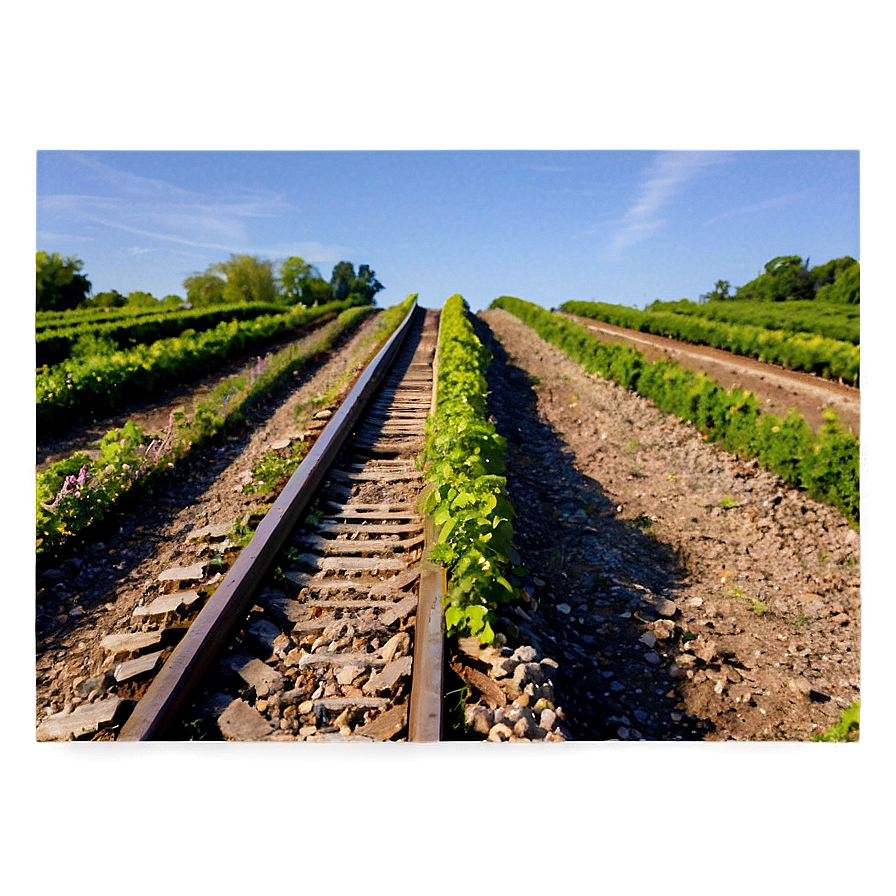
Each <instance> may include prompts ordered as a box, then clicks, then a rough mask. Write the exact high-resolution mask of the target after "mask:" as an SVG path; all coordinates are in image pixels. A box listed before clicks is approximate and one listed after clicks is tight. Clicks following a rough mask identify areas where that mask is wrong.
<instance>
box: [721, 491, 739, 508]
mask: <svg viewBox="0 0 896 896" xmlns="http://www.w3.org/2000/svg"><path fill="white" fill-rule="evenodd" d="M740 506H741V504H740V501H736V500H735V499H734V498H732V497H731V495H725V496H724V497H723V498H722V500H721V501H719V507H721V508H722V510H731V509H732V508H734V507H740Z"/></svg>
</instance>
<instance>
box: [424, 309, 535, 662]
mask: <svg viewBox="0 0 896 896" xmlns="http://www.w3.org/2000/svg"><path fill="white" fill-rule="evenodd" d="M489 360H490V359H489V357H488V353H487V351H486V350H485V348H484V347H483V345H482V344H481V343H480V342H479V340H478V339H477V337H476V334H475V332H474V330H473V327H472V324H471V323H470V321H469V318H468V306H467V304H466V302H465V301H464V300H463V298H462V297H461V296H459V295H454V296H452V297H451V298H449V299H448V300H447V302H446V303H445V307H444V308H443V310H442V316H441V322H440V325H439V347H438V382H437V392H436V395H437V398H436V409H435V413H434V415H433V416H432V417H431V418H430V419H429V421H427V439H426V448H425V450H424V467H425V469H426V477H427V480H428V482H429V484H430V486H431V488H430V491H429V493H428V497H427V500H426V505H425V509H426V511H427V512H428V513H431V514H432V515H433V520H434V522H435V524H436V526H438V527H439V536H438V539H437V543H436V545H435V547H434V549H433V554H432V557H433V559H434V560H435V561H436V562H438V563H441V564H442V565H443V566H445V568H446V570H447V572H448V577H449V590H448V593H447V595H446V596H445V625H446V629H447V632H448V634H449V635H451V634H457V635H464V636H467V635H468V636H476V637H478V638H479V640H480V641H481V642H482V643H484V644H488V643H491V642H492V641H493V640H494V636H495V632H494V629H493V623H494V622H495V612H496V610H497V608H498V607H499V606H500V605H501V604H506V603H507V602H508V601H511V600H514V599H516V598H518V596H519V595H518V592H517V590H516V589H515V588H514V586H513V585H512V584H511V583H510V580H509V575H508V574H509V572H510V570H511V568H512V567H511V554H512V552H513V527H512V520H513V516H514V512H513V507H512V506H511V503H510V500H509V498H508V496H507V488H506V479H505V478H504V476H503V473H504V449H505V443H504V439H503V438H502V437H501V436H500V435H499V434H498V433H497V431H496V430H495V426H494V424H493V423H492V422H491V421H489V420H488V419H487V418H488V411H487V393H488V386H487V383H486V379H485V371H486V369H487V367H488V363H489Z"/></svg>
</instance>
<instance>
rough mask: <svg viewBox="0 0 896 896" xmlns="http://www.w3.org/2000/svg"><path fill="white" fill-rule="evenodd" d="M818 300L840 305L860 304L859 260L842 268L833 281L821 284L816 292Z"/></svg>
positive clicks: (816, 299)
mask: <svg viewBox="0 0 896 896" xmlns="http://www.w3.org/2000/svg"><path fill="white" fill-rule="evenodd" d="M815 301H816V302H833V303H836V304H838V305H858V304H859V263H858V262H857V261H855V262H853V264H851V265H849V267H847V268H844V269H843V270H841V271H840V272H839V273H838V274H837V276H836V278H835V279H834V281H833V282H832V283H826V284H824V285H823V286H820V287H819V288H818V290H817V291H816V293H815Z"/></svg>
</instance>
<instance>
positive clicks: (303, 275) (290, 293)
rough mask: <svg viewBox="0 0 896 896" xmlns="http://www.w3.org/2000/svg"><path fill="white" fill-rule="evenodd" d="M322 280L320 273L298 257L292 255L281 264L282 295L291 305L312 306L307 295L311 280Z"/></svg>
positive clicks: (279, 275)
mask: <svg viewBox="0 0 896 896" xmlns="http://www.w3.org/2000/svg"><path fill="white" fill-rule="evenodd" d="M313 279H318V280H319V279H320V271H318V269H317V268H316V267H314V265H312V264H309V263H308V262H307V261H305V259H304V258H300V257H299V256H298V255H291V256H290V257H289V258H287V259H286V260H285V261H283V262H281V264H280V270H279V272H278V280H279V282H280V295H281V297H282V298H283V300H284V301H285V302H287V303H288V304H290V305H297V304H301V305H310V304H311V302H310V301H308V299H309V296H307V295H306V294H305V292H306V287H307V284H308V281H309V280H313Z"/></svg>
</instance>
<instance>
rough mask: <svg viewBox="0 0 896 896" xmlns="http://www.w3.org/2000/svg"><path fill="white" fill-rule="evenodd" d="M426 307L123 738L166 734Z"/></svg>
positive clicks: (265, 523)
mask: <svg viewBox="0 0 896 896" xmlns="http://www.w3.org/2000/svg"><path fill="white" fill-rule="evenodd" d="M424 313H425V312H424V310H423V309H422V308H421V307H420V306H419V305H418V304H417V303H416V302H415V303H414V305H413V307H412V308H411V310H410V311H409V312H408V314H407V316H406V317H405V319H404V321H402V323H401V324H400V325H399V326H398V328H397V329H396V330H395V332H394V333H393V334H392V336H391V337H390V338H389V339H388V341H387V342H386V344H385V345H384V346H383V347H382V349H380V351H379V353H378V354H377V355H376V357H375V358H374V359H373V361H371V363H370V364H368V365H367V367H366V368H365V369H364V371H363V373H362V374H361V376H360V377H359V378H358V380H357V381H356V383H355V385H354V386H353V387H352V389H351V391H350V392H349V394H348V395H347V396H346V399H345V401H343V402H342V404H341V405H340V407H339V409H338V410H337V411H336V412H335V413H334V415H333V416H332V417H331V418H330V421H329V423H328V424H327V426H326V428H325V429H324V430H323V432H322V433H321V435H320V436H319V437H318V439H317V441H316V442H315V443H314V446H313V447H312V449H311V451H309V453H308V455H307V456H306V457H305V459H304V460H303V461H302V463H301V464H300V465H299V467H298V469H297V470H296V472H295V473H294V474H293V475H292V477H291V478H290V479H289V481H288V482H287V484H286V486H285V487H284V489H283V491H282V492H281V494H280V496H279V497H278V498H277V500H276V501H275V502H274V504H273V505H272V506H271V508H270V509H269V510H268V512H267V514H266V515H265V517H264V519H263V520H262V521H261V523H260V524H259V526H258V528H257V529H256V531H255V534H254V535H253V537H252V540H251V541H250V542H249V544H248V545H246V547H245V548H243V550H242V551H241V552H240V554H239V556H238V557H237V560H236V562H235V563H234V565H233V566H232V567H231V569H230V570H229V572H228V573H227V575H226V576H225V578H224V580H223V581H222V582H221V584H220V585H219V586H218V588H217V589H216V590H215V592H214V594H212V596H211V597H210V598H209V600H208V602H207V603H206V605H205V607H203V609H202V610H201V612H200V613H199V615H198V616H197V617H196V619H195V620H194V621H193V623H192V625H191V626H190V628H189V629H188V630H187V633H186V634H185V635H184V637H183V638H182V640H181V641H180V643H179V644H178V645H177V647H176V648H175V649H174V651H173V652H172V654H171V656H170V657H169V658H168V661H167V662H166V663H165V664H164V666H163V667H162V669H161V670H160V672H159V674H158V675H157V676H156V678H155V680H154V681H153V683H152V684H151V685H150V686H149V688H148V689H147V691H146V693H145V694H144V695H143V697H142V699H141V700H140V701H139V702H138V703H137V705H136V706H135V708H134V711H133V712H132V713H131V716H130V717H129V718H128V720H127V721H126V722H125V724H124V725H123V726H122V729H121V731H120V733H119V735H118V738H117V740H118V741H125V742H126V741H146V740H155V739H159V740H162V739H165V738H164V735H165V733H166V732H167V730H168V728H169V727H170V725H171V724H172V723H173V722H174V721H175V720H176V719H177V717H178V714H179V713H180V712H181V711H182V710H183V709H185V708H186V706H187V704H188V701H189V699H190V698H191V696H192V695H193V693H194V692H195V690H196V689H197V687H198V686H199V685H200V684H201V682H202V680H203V676H204V675H205V673H206V672H207V671H208V669H209V667H210V666H211V664H212V662H213V661H214V659H215V657H216V656H217V655H218V654H219V652H220V651H221V649H222V648H223V647H224V646H225V645H226V643H227V641H228V639H229V638H230V637H231V636H232V634H233V633H234V631H235V629H236V627H237V626H238V625H239V624H240V622H241V621H242V620H243V619H244V618H245V616H246V614H247V612H248V611H249V609H250V608H251V606H252V600H253V598H254V595H255V593H256V592H257V590H258V587H259V585H260V584H261V581H262V579H263V578H264V576H265V575H266V573H267V572H268V570H269V568H270V566H271V563H272V562H273V561H274V559H275V558H276V556H277V554H278V552H279V551H280V549H281V548H282V547H283V544H284V542H285V541H286V539H287V538H288V537H289V535H290V533H291V531H292V530H293V529H294V528H295V526H296V525H297V524H298V523H299V522H300V521H301V519H302V514H303V513H304V511H305V510H306V508H307V507H308V504H309V503H310V501H311V499H312V497H313V496H314V493H315V491H316V490H317V488H318V487H319V486H320V484H321V482H322V480H323V479H324V477H325V475H326V473H327V471H328V469H329V467H330V466H331V465H332V463H333V461H334V460H335V459H336V456H337V454H338V453H339V451H340V449H341V448H342V446H343V445H344V443H345V442H346V441H347V439H348V437H349V435H350V434H351V432H352V430H353V429H354V428H355V426H356V424H357V423H358V420H359V419H360V417H361V415H362V414H363V412H364V409H365V406H366V405H367V403H368V402H369V400H370V398H371V397H372V396H373V395H374V393H375V392H376V390H377V388H378V387H379V386H380V384H381V383H382V381H383V380H384V378H385V377H386V375H387V373H388V372H389V369H390V367H391V365H392V363H393V362H394V360H395V358H396V356H397V354H398V352H399V350H400V348H401V347H402V345H403V344H404V341H405V338H406V337H407V334H408V332H409V331H410V330H411V328H412V325H413V324H414V322H415V321H416V320H418V319H419V318H420V317H421V316H422V315H423V314H424Z"/></svg>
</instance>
